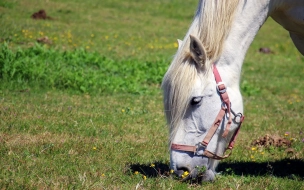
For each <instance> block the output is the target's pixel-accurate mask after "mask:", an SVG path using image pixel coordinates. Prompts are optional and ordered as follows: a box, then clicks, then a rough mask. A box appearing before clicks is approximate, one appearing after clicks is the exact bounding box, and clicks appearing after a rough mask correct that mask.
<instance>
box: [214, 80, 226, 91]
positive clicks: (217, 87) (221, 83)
mask: <svg viewBox="0 0 304 190" xmlns="http://www.w3.org/2000/svg"><path fill="white" fill-rule="evenodd" d="M220 85H224V86H225V88H224V89H222V90H220V89H219V86H220ZM216 89H217V91H218V92H219V93H221V94H224V93H225V92H226V90H227V89H226V85H225V83H223V82H219V83H217V84H216Z"/></svg>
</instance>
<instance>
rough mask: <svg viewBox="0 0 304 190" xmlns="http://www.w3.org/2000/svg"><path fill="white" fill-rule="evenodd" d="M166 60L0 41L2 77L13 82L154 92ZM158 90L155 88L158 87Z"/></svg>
mask: <svg viewBox="0 0 304 190" xmlns="http://www.w3.org/2000/svg"><path fill="white" fill-rule="evenodd" d="M167 65H168V63H166V61H164V60H163V61H162V60H160V61H156V62H147V61H139V60H121V61H114V60H112V59H109V58H107V57H104V56H102V55H100V54H98V53H96V52H88V51H87V50H85V49H83V48H79V49H75V50H70V51H59V50H55V49H49V48H47V47H46V46H43V45H40V44H35V45H34V46H33V47H30V48H27V49H17V50H16V51H13V50H11V49H10V48H9V45H8V44H7V43H4V44H1V45H0V79H1V80H2V82H6V83H9V84H10V85H13V86H22V87H23V88H25V87H27V88H28V87H33V86H39V87H43V88H45V87H46V88H55V89H68V90H72V91H76V92H85V93H104V94H110V93H115V92H125V93H134V94H145V93H151V91H153V90H152V88H151V86H155V85H159V84H160V83H161V80H162V76H163V75H164V72H165V71H166V68H167ZM154 91H155V88H154Z"/></svg>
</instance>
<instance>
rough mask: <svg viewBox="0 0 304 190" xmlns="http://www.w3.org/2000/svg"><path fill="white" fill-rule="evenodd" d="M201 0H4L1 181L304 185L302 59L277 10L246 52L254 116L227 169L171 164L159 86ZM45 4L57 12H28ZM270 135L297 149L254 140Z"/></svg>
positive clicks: (7, 185) (11, 185)
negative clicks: (193, 179)
mask: <svg viewBox="0 0 304 190" xmlns="http://www.w3.org/2000/svg"><path fill="white" fill-rule="evenodd" d="M196 4H197V2H196V1H191V2H189V1H181V0H178V1H159V0H156V1H148V2H147V1H142V2H141V1H131V0H128V1H124V2H121V1H110V0H106V1H93V0H89V1H69V0H64V1H31V0H25V1H17V0H12V1H8V0H4V1H1V2H0V25H1V30H0V36H1V37H0V41H1V45H0V47H1V52H0V68H1V73H0V74H1V77H0V81H1V87H0V118H1V121H0V155H1V157H0V163H1V164H0V187H1V189H135V188H136V187H138V189H186V188H189V189H202V188H204V189H304V181H303V180H304V173H303V168H304V161H303V158H304V152H303V150H304V143H303V142H302V139H303V138H304V128H303V124H302V123H303V118H302V116H303V114H304V113H303V112H304V111H303V110H304V109H303V108H304V100H303V98H302V94H304V88H303V85H302V82H301V78H302V75H303V72H304V66H303V63H304V59H303V56H302V55H300V54H299V53H298V52H297V50H296V49H295V47H293V44H292V42H291V40H290V39H289V36H288V33H287V32H286V31H284V30H283V29H282V28H281V27H280V26H278V25H277V24H276V23H275V22H274V21H273V20H271V19H270V20H268V21H267V23H266V24H265V25H264V26H263V27H262V29H261V31H260V32H259V33H258V35H257V36H256V38H255V40H254V42H253V44H252V45H251V47H250V49H249V51H248V54H247V55H246V59H245V61H244V65H243V71H242V83H241V87H242V93H243V95H244V103H245V115H246V119H245V122H244V125H243V127H242V130H241V132H240V135H239V136H238V140H237V143H236V147H235V150H234V152H233V154H232V156H231V157H230V158H228V159H227V160H224V161H222V162H221V164H220V166H219V171H220V172H222V174H221V175H219V176H218V177H217V180H216V181H215V182H214V183H203V184H197V183H184V182H180V181H179V180H177V179H175V178H174V177H173V176H171V175H170V174H169V173H170V171H169V166H168V164H169V153H168V147H167V138H168V131H167V129H166V126H165V118H164V115H163V107H162V96H161V92H160V88H159V85H160V82H161V79H162V76H163V74H164V72H165V70H166V68H167V67H168V65H169V62H170V60H171V58H172V55H173V54H174V52H175V51H176V38H182V37H183V35H184V34H185V33H186V31H187V29H188V26H189V25H190V23H191V20H192V16H193V13H194V11H195V8H196ZM41 8H44V9H45V10H46V12H47V14H48V15H49V16H51V17H52V18H54V20H32V19H31V18H30V16H31V14H32V13H34V12H36V11H38V10H39V9H41ZM274 31H275V35H274ZM42 36H48V38H49V39H51V40H52V44H46V45H38V44H37V43H36V39H37V38H40V37H42ZM260 47H269V48H270V49H271V50H272V51H273V52H274V53H273V54H260V53H259V52H258V49H259V48H260ZM286 132H289V135H288V136H285V133H286ZM266 134H277V135H279V136H281V137H284V138H288V139H291V138H292V139H293V143H292V146H291V148H292V149H293V152H292V153H291V154H288V153H287V152H286V148H274V147H270V148H257V149H256V150H255V149H254V150H252V148H253V147H252V145H251V142H252V141H254V140H256V139H258V138H259V137H262V136H265V135H266ZM144 176H145V177H146V179H144Z"/></svg>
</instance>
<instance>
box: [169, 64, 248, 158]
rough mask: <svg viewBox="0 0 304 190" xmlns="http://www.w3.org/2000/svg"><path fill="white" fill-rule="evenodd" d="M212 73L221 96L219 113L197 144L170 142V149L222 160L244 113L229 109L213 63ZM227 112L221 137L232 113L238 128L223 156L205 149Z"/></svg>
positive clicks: (226, 131) (227, 100) (222, 84)
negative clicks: (227, 116)
mask: <svg viewBox="0 0 304 190" xmlns="http://www.w3.org/2000/svg"><path fill="white" fill-rule="evenodd" d="M213 74H214V77H215V82H216V84H217V91H218V92H219V95H220V97H221V100H222V103H223V105H222V106H221V109H220V111H219V113H218V114H217V116H216V118H215V120H214V122H213V124H212V126H211V127H210V129H209V131H208V132H207V135H206V136H205V138H204V139H203V141H202V142H199V143H198V144H197V145H195V146H191V145H184V144H175V143H172V144H171V150H177V151H185V152H193V153H194V154H195V155H200V156H206V157H208V158H212V159H216V160H222V159H224V158H228V157H229V156H230V155H231V153H232V149H233V147H234V143H235V140H236V137H237V135H238V133H239V130H240V128H241V125H242V122H243V120H244V118H245V117H244V115H243V114H241V113H238V114H236V113H235V112H234V111H233V110H232V109H231V102H230V100H229V96H228V93H227V89H226V86H225V84H224V83H223V82H222V79H221V76H220V74H219V72H218V70H217V68H216V66H215V64H213ZM226 114H228V115H229V119H228V122H227V124H226V128H225V131H224V133H223V135H222V137H223V138H226V137H227V135H228V133H229V130H230V126H231V123H232V115H231V114H233V116H234V119H233V120H234V122H237V123H239V126H238V128H237V129H236V131H235V132H234V134H233V136H232V138H231V140H230V142H229V144H228V146H227V148H226V150H225V151H224V153H225V152H226V151H227V150H230V152H229V153H228V154H224V155H223V156H218V155H216V154H215V153H212V152H210V151H208V150H207V146H208V144H209V142H210V140H211V138H212V137H213V135H214V134H215V132H216V130H217V128H218V127H219V126H220V124H221V123H222V120H223V118H224V117H225V115H226ZM201 148H204V152H203V153H202V154H200V153H199V151H200V149H201Z"/></svg>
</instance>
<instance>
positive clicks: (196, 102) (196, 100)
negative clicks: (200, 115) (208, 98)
mask: <svg viewBox="0 0 304 190" xmlns="http://www.w3.org/2000/svg"><path fill="white" fill-rule="evenodd" d="M202 99H203V97H201V96H199V97H194V98H192V100H191V105H197V104H199V103H200V102H201V101H202Z"/></svg>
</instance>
